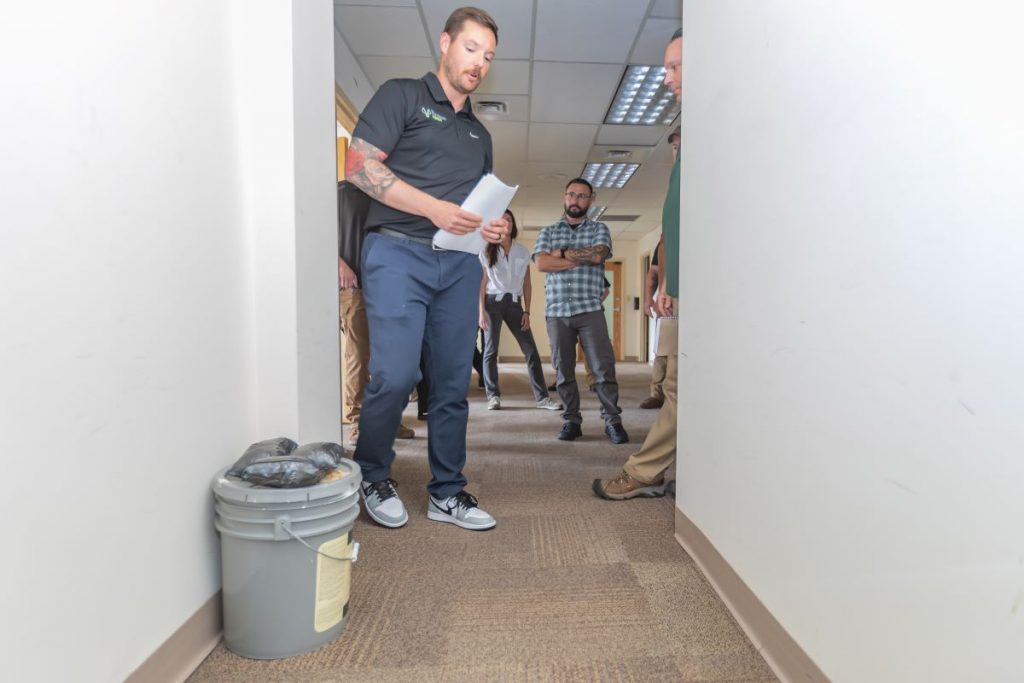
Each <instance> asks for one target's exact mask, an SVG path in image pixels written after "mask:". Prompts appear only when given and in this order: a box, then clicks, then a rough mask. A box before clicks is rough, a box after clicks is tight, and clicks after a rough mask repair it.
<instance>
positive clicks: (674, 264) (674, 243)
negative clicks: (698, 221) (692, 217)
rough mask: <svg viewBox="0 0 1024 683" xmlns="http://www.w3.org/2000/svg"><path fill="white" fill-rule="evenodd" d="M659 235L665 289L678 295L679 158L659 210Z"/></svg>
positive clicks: (673, 168)
mask: <svg viewBox="0 0 1024 683" xmlns="http://www.w3.org/2000/svg"><path fill="white" fill-rule="evenodd" d="M661 236H662V239H664V240H665V290H666V291H667V292H668V293H669V295H670V296H676V297H677V296H679V159H676V163H675V164H674V165H673V166H672V175H671V176H670V177H669V179H668V194H666V195H665V206H664V207H663V208H662V210H661Z"/></svg>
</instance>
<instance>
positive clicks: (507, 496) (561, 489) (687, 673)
mask: <svg viewBox="0 0 1024 683" xmlns="http://www.w3.org/2000/svg"><path fill="white" fill-rule="evenodd" d="M501 370H502V390H503V394H504V395H503V402H504V405H503V408H502V410H500V411H491V412H489V411H487V410H486V409H485V400H484V394H483V392H482V391H478V390H477V389H476V388H475V386H474V388H473V389H471V390H470V394H469V398H470V425H469V438H468V443H469V462H468V464H467V467H466V473H467V476H468V478H469V481H470V483H469V486H468V487H467V490H469V491H470V492H471V493H473V494H474V495H476V496H477V497H478V498H479V499H480V504H481V506H482V507H483V508H484V509H486V510H488V511H489V512H491V513H492V514H493V515H494V516H495V517H496V518H497V520H498V526H497V527H496V528H495V529H494V530H492V531H487V532H471V531H465V530H462V529H459V528H457V527H455V526H452V525H448V524H440V523H437V522H431V521H428V520H427V519H426V492H425V486H426V483H427V481H428V480H429V478H430V475H429V473H428V470H427V462H426V440H425V438H424V435H425V431H426V426H425V423H423V422H417V421H416V418H415V406H413V407H412V409H411V410H410V411H407V413H406V414H407V416H408V417H407V419H406V424H410V425H413V426H415V428H416V431H417V437H416V438H415V439H413V440H412V441H399V442H398V443H397V448H396V450H397V452H398V459H397V461H396V463H395V467H394V469H393V476H394V478H395V479H396V480H397V481H398V483H399V494H400V495H401V496H402V499H403V500H404V501H405V503H406V506H407V507H408V508H409V514H410V520H409V524H408V525H407V526H405V527H404V528H402V529H395V530H391V529H384V528H382V527H379V526H377V525H375V524H373V523H372V522H370V521H368V520H367V518H366V517H365V514H364V516H362V517H360V519H359V521H358V522H357V523H356V526H355V528H354V530H353V534H354V536H355V537H356V540H358V541H359V542H360V543H361V545H362V553H361V555H360V559H359V562H358V563H357V564H356V565H354V567H353V578H352V600H351V610H352V611H351V617H350V620H349V623H348V627H347V629H346V631H345V633H344V634H343V635H342V636H341V637H340V638H339V639H338V640H337V641H335V642H334V643H332V644H331V645H328V646H327V647H324V648H322V649H321V650H319V651H317V652H313V653H310V654H307V655H303V656H300V657H293V658H291V659H286V660H278V661H269V662H267V661H254V660H248V659H244V658H242V657H239V656H236V655H234V654H232V653H231V652H229V651H227V650H226V649H225V648H224V645H223V644H221V645H219V646H218V647H217V649H216V650H214V652H213V653H212V654H211V655H210V656H209V657H208V658H207V659H206V661H205V662H203V664H202V665H201V666H200V667H199V669H197V670H196V672H195V673H194V674H193V675H192V677H191V678H190V679H189V680H190V681H192V682H193V683H200V682H204V681H239V682H241V681H246V682H249V681H304V682H305V681H310V682H313V681H323V682H326V681H374V682H376V681H469V680H475V681H645V682H647V681H718V682H726V681H729V682H734V683H739V682H741V681H742V682H746V683H768V682H769V681H775V680H776V679H775V677H774V676H773V675H772V672H771V670H770V669H769V668H768V666H767V665H766V664H765V662H764V660H763V659H762V658H761V657H760V655H759V654H758V653H757V652H756V651H755V650H754V648H753V646H752V645H751V644H750V642H749V641H748V640H747V638H746V637H745V636H744V634H743V632H742V631H741V630H740V629H739V627H738V626H737V625H736V623H735V621H734V620H733V619H732V617H731V615H730V614H729V612H728V610H727V609H726V608H725V606H724V605H723V604H722V603H721V601H720V600H719V599H718V597H717V596H716V595H715V593H714V591H713V590H712V588H711V587H710V585H709V584H708V583H707V581H706V580H705V579H704V577H703V576H702V575H701V573H700V571H699V570H698V569H697V567H696V566H695V565H694V563H693V561H692V560H691V559H690V558H689V557H688V556H687V555H686V553H685V552H684V551H683V550H682V548H680V546H679V544H678V543H677V542H676V540H675V539H674V537H673V506H674V501H673V500H672V499H670V498H662V499H653V500H652V499H641V500H632V501H624V502H610V501H605V500H601V499H599V498H597V497H595V496H594V495H593V493H592V492H591V490H590V482H591V481H592V480H593V479H594V478H595V477H606V476H612V475H614V474H615V473H616V472H617V471H618V470H619V469H620V467H621V464H622V462H623V461H624V460H625V459H626V457H628V455H629V454H630V453H632V452H633V451H634V450H636V449H637V448H638V447H639V445H640V444H641V443H642V442H643V437H644V435H645V434H646V432H647V429H648V427H649V426H650V424H651V423H652V421H653V420H654V416H655V414H656V412H657V411H653V410H640V409H638V408H637V404H638V403H639V402H640V401H641V400H643V398H644V397H645V396H646V395H647V380H648V378H649V376H650V375H649V369H648V367H647V366H646V365H639V364H620V365H619V368H618V373H619V381H620V386H621V395H622V398H621V400H620V404H621V405H622V406H623V408H624V412H623V424H624V425H625V427H626V429H627V430H628V431H629V433H630V437H631V439H632V442H631V443H629V444H624V445H620V446H614V445H612V444H610V443H609V442H608V440H607V438H606V437H605V436H604V432H603V428H602V423H601V419H600V415H599V408H598V403H597V398H596V396H595V395H594V394H592V393H590V392H585V395H584V396H583V413H584V415H583V432H584V437H583V438H582V439H580V440H578V441H576V442H572V443H563V442H560V441H556V440H555V439H554V435H555V433H556V432H557V431H558V428H559V427H560V425H561V419H560V417H559V413H553V412H548V411H543V410H538V409H536V408H535V407H534V405H533V400H532V396H531V394H530V391H529V387H528V384H527V382H526V375H525V367H524V366H523V365H522V364H503V365H502V368H501ZM547 374H548V375H549V378H550V374H551V371H550V369H548V370H547ZM473 379H474V382H475V380H476V375H475V374H474V375H473Z"/></svg>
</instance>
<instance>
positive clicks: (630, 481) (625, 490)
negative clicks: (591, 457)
mask: <svg viewBox="0 0 1024 683" xmlns="http://www.w3.org/2000/svg"><path fill="white" fill-rule="evenodd" d="M591 488H593V489H594V493H595V494H597V496H598V497H600V498H604V499H606V500H628V499H630V498H661V497H662V496H664V495H665V479H664V477H662V478H661V479H659V480H658V481H656V482H654V483H651V484H645V483H643V482H642V481H640V480H638V479H634V478H633V477H632V476H630V474H629V473H628V472H626V471H622V472H620V473H619V476H617V477H615V478H614V479H595V480H594V485H593V486H592V487H591Z"/></svg>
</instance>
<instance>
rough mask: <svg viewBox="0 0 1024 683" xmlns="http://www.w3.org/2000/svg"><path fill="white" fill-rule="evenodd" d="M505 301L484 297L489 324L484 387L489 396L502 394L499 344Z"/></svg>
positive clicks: (485, 352)
mask: <svg viewBox="0 0 1024 683" xmlns="http://www.w3.org/2000/svg"><path fill="white" fill-rule="evenodd" d="M503 307H504V301H503V300H501V299H495V298H494V297H493V296H487V297H485V298H484V312H485V313H486V314H487V319H488V321H489V324H488V326H487V329H486V330H484V387H485V388H486V390H487V398H491V397H492V396H501V388H500V387H499V386H498V344H499V342H501V321H502V319H503V317H504V315H503V311H502V308H503Z"/></svg>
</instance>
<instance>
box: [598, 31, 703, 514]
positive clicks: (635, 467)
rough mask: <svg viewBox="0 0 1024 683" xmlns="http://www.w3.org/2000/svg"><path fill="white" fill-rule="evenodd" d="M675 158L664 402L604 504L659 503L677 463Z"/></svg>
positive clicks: (607, 484) (676, 59)
mask: <svg viewBox="0 0 1024 683" xmlns="http://www.w3.org/2000/svg"><path fill="white" fill-rule="evenodd" d="M682 75H683V32H682V29H680V30H678V31H676V32H675V33H674V34H673V36H672V39H671V40H670V41H669V44H668V47H666V48H665V85H666V86H667V87H668V88H669V89H670V90H671V91H672V94H673V95H675V97H676V101H681V99H682V92H683V90H682V88H683V80H682ZM681 156H682V155H681V154H679V155H677V156H676V162H675V164H674V165H673V166H672V175H671V176H670V177H669V181H668V193H667V194H666V196H665V204H664V208H663V209H662V221H661V231H662V242H661V246H659V248H658V262H659V263H660V264H661V266H660V268H659V271H658V279H659V292H658V297H657V299H656V300H655V308H656V309H657V313H658V315H660V316H665V317H664V318H663V319H662V321H661V330H660V332H659V335H658V350H657V355H664V356H667V357H668V361H667V364H666V368H665V382H664V384H663V385H662V386H663V389H664V392H665V403H664V405H662V407H661V411H660V412H659V413H658V417H657V418H656V419H655V421H654V424H653V425H652V426H651V431H650V432H649V433H648V434H647V438H646V439H645V440H644V445H643V446H642V447H641V448H640V450H639V451H637V452H636V453H634V454H633V455H631V456H629V459H628V460H627V461H626V464H625V465H623V467H622V472H620V473H619V475H618V476H617V477H615V478H614V479H595V480H594V484H593V489H594V493H596V494H597V495H598V496H600V497H601V498H607V499H608V500H626V499H628V498H637V497H647V498H657V497H660V496H664V495H665V491H666V489H667V487H668V482H667V481H666V479H665V472H666V471H667V470H668V468H669V467H671V466H672V464H673V463H674V462H675V460H676V378H677V377H678V368H679V320H678V318H676V317H675V316H676V310H677V302H676V297H677V296H679V161H680V158H681Z"/></svg>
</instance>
